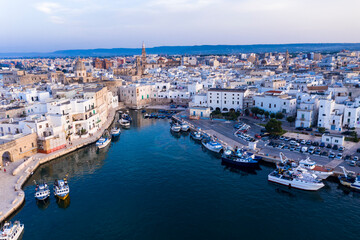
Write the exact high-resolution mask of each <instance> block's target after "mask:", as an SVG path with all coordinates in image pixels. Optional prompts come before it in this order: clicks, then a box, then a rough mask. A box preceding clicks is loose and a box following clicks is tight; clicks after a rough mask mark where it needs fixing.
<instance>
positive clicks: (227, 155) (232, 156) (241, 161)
mask: <svg viewBox="0 0 360 240" xmlns="http://www.w3.org/2000/svg"><path fill="white" fill-rule="evenodd" d="M221 160H222V161H223V162H224V163H229V164H232V165H235V166H240V167H257V166H258V161H257V160H255V159H254V158H252V156H251V155H248V154H247V153H246V152H243V151H239V150H238V151H236V152H234V151H233V150H231V149H227V150H226V151H224V153H223V155H222V156H221Z"/></svg>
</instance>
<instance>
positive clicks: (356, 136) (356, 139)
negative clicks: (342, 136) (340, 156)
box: [354, 131, 359, 142]
mask: <svg viewBox="0 0 360 240" xmlns="http://www.w3.org/2000/svg"><path fill="white" fill-rule="evenodd" d="M354 142H359V138H358V135H357V132H356V131H355V133H354Z"/></svg>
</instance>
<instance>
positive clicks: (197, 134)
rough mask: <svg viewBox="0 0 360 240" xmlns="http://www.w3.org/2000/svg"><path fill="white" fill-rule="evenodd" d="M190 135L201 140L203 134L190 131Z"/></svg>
mask: <svg viewBox="0 0 360 240" xmlns="http://www.w3.org/2000/svg"><path fill="white" fill-rule="evenodd" d="M190 137H191V138H192V139H194V140H197V141H201V140H202V138H203V136H202V134H201V133H200V132H191V133H190Z"/></svg>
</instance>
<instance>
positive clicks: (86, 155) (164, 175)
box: [14, 113, 360, 240]
mask: <svg viewBox="0 0 360 240" xmlns="http://www.w3.org/2000/svg"><path fill="white" fill-rule="evenodd" d="M138 115H140V113H138ZM134 117H135V121H134V124H133V126H132V128H131V129H130V130H123V131H122V134H121V137H120V139H119V140H118V141H117V142H113V143H112V144H111V146H110V148H109V149H108V151H100V152H97V151H96V148H95V147H94V145H92V146H88V147H85V148H83V149H80V150H78V151H77V152H74V153H72V154H70V155H67V156H64V157H62V158H59V159H58V160H55V161H52V162H50V163H48V164H45V165H43V166H41V167H40V168H39V169H38V170H37V171H36V172H35V173H34V175H33V177H32V179H30V180H29V181H28V183H27V184H26V186H25V187H24V190H25V192H26V203H25V205H24V207H23V209H22V210H21V211H20V212H19V213H18V214H17V215H16V216H15V217H14V219H19V220H20V221H22V222H24V223H25V234H24V239H25V240H27V239H39V240H42V239H54V240H57V239H59V240H60V239H179V240H180V239H277V240H279V239H339V238H346V239H358V238H359V236H360V234H359V229H358V228H357V227H358V224H359V222H360V216H359V213H360V194H356V193H352V192H348V191H346V190H345V189H343V188H340V187H339V185H338V184H337V183H335V182H327V183H326V187H325V188H323V189H321V190H320V191H318V192H315V193H311V192H303V191H299V190H289V189H287V188H282V187H279V186H278V185H275V184H271V183H269V182H268V181H267V174H268V173H269V172H270V171H271V170H272V169H273V167H272V166H271V165H268V166H267V165H262V166H261V170H257V171H256V172H253V173H248V172H244V171H242V170H238V169H234V168H229V167H226V166H223V165H221V161H220V160H219V159H218V158H216V157H215V156H214V155H212V154H211V153H209V152H207V151H206V150H205V149H203V148H202V147H201V145H199V144H198V143H195V142H194V141H193V140H191V139H190V138H189V136H188V135H186V134H176V135H174V134H171V133H170V131H169V123H168V120H152V119H151V120H150V119H142V118H141V117H140V116H138V118H136V116H134ZM67 173H69V184H70V188H71V193H70V202H68V203H61V204H58V203H57V202H56V200H55V199H54V197H53V196H51V199H50V202H49V204H48V205H47V206H41V205H39V206H38V205H37V204H36V201H35V199H34V198H33V194H34V188H35V187H34V183H33V180H39V179H40V178H44V179H46V180H47V181H48V183H50V184H51V185H52V183H53V181H54V179H56V178H60V177H63V176H64V175H65V174H67Z"/></svg>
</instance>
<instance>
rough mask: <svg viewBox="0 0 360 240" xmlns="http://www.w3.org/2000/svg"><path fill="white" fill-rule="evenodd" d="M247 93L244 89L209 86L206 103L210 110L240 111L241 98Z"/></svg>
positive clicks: (241, 106) (241, 107)
mask: <svg viewBox="0 0 360 240" xmlns="http://www.w3.org/2000/svg"><path fill="white" fill-rule="evenodd" d="M248 93H249V92H248V90H244V89H226V88H211V89H209V90H208V92H207V104H208V106H209V107H210V109H211V111H213V110H219V111H221V112H229V111H242V109H243V99H244V97H246V96H247V94H248Z"/></svg>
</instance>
